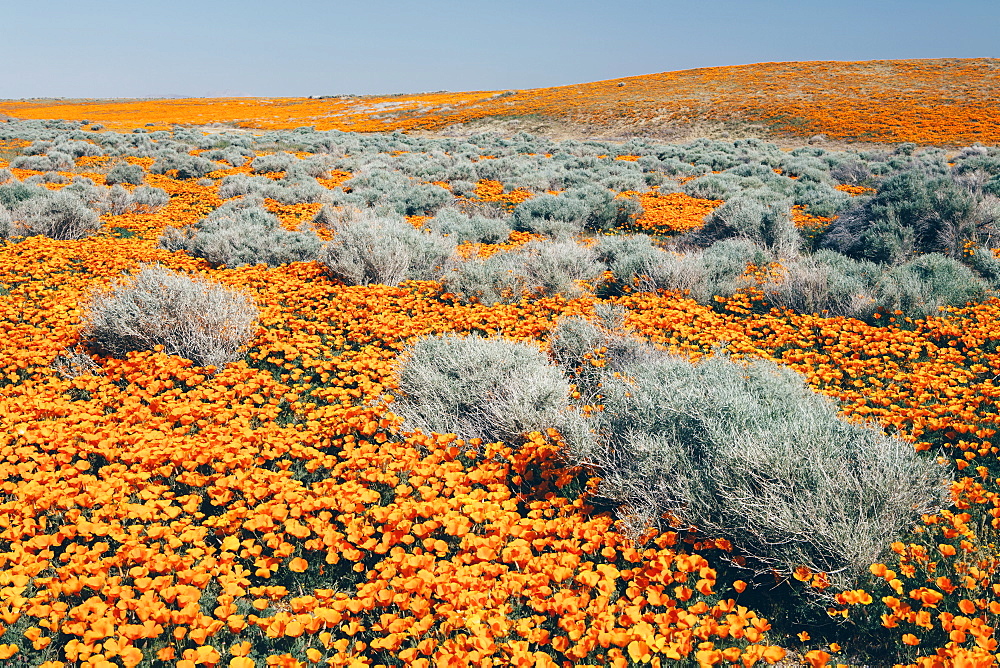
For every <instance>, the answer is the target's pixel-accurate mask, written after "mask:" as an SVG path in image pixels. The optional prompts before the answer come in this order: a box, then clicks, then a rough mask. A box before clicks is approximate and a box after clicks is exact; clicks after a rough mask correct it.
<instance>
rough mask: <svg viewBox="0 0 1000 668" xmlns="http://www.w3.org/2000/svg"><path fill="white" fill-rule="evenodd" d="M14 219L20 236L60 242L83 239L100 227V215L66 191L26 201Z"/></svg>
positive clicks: (19, 206)
mask: <svg viewBox="0 0 1000 668" xmlns="http://www.w3.org/2000/svg"><path fill="white" fill-rule="evenodd" d="M13 218H14V225H15V227H16V228H17V231H18V233H19V234H22V235H24V236H37V235H40V236H46V237H49V238H51V239H56V240H58V241H68V240H72V239H82V238H83V237H85V236H87V235H89V234H92V233H94V232H96V231H97V230H99V229H100V228H101V219H100V218H99V217H98V215H97V214H96V213H95V212H94V211H92V210H91V209H89V208H87V206H86V205H85V204H84V203H83V202H82V201H81V200H80V198H79V197H77V196H75V195H74V194H73V193H72V192H68V191H66V190H58V191H55V192H48V193H45V194H41V195H38V196H35V197H31V198H29V199H27V200H24V201H23V202H22V203H21V204H19V205H18V206H17V207H16V208H15V209H14V211H13Z"/></svg>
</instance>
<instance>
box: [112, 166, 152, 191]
mask: <svg viewBox="0 0 1000 668" xmlns="http://www.w3.org/2000/svg"><path fill="white" fill-rule="evenodd" d="M145 176H146V175H145V173H144V172H143V171H142V167H140V166H139V165H130V164H128V163H119V164H117V165H115V166H114V167H112V168H111V169H109V170H108V173H107V174H105V175H104V183H105V184H107V185H109V186H113V185H115V184H117V183H129V184H131V185H135V186H138V185H142V181H143V179H144V178H145Z"/></svg>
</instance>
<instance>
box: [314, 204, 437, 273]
mask: <svg viewBox="0 0 1000 668" xmlns="http://www.w3.org/2000/svg"><path fill="white" fill-rule="evenodd" d="M318 218H319V220H317V221H314V222H317V224H320V223H322V224H325V225H327V226H329V227H330V229H332V230H334V232H335V234H334V237H333V239H332V240H331V241H330V242H328V243H327V244H325V245H324V246H323V249H322V252H321V253H320V256H319V261H320V262H321V263H322V264H323V265H325V266H326V268H327V269H329V270H330V273H331V274H332V275H333V276H334V277H335V278H337V279H339V280H341V281H343V282H344V283H346V284H347V285H372V284H382V285H399V284H400V283H401V282H403V281H407V280H435V279H437V278H440V277H441V275H442V273H443V272H444V271H445V263H446V262H447V260H448V259H449V258H450V257H451V255H452V253H453V252H454V250H455V242H454V241H453V240H451V239H448V238H446V237H443V236H441V235H440V234H436V233H434V232H424V231H421V230H418V229H416V228H415V227H413V226H412V225H410V224H409V223H408V222H406V221H405V220H403V219H400V218H396V217H389V216H379V215H377V214H376V213H374V212H372V211H370V210H364V211H361V210H353V211H349V212H344V213H342V214H340V215H338V214H337V213H336V212H334V211H332V210H331V209H327V210H326V212H325V213H323V214H322V216H319V217H318Z"/></svg>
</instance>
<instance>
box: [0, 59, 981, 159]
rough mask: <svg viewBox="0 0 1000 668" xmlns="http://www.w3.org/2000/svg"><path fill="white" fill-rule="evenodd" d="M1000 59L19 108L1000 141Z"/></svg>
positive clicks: (105, 114) (164, 123) (136, 120)
mask: <svg viewBox="0 0 1000 668" xmlns="http://www.w3.org/2000/svg"><path fill="white" fill-rule="evenodd" d="M997 63H998V61H997V60H996V59H989V58H970V59H926V60H875V61H861V62H830V61H815V62H786V63H758V64H755V65H738V66H730V67H709V68H699V69H693V70H682V71H677V72H663V73H660V74H649V75H645V76H637V77H627V78H622V79H610V80H607V81H597V82H592V83H585V84H577V85H571V86H559V87H555V88H538V89H532V90H522V91H484V92H467V93H430V94H416V95H396V96H364V97H353V96H347V97H336V98H318V99H312V98H271V99H255V98H224V99H184V100H117V101H108V100H84V101H80V100H70V101H63V100H44V101H38V100H30V101H20V102H17V101H6V102H2V103H0V112H2V113H6V114H8V115H10V116H13V117H16V118H87V119H93V120H94V121H95V122H100V123H102V124H103V125H105V126H107V127H109V128H111V129H115V130H130V129H132V128H135V127H140V126H142V125H144V124H145V123H147V122H152V123H154V127H153V128H150V129H162V128H166V127H169V126H171V125H173V124H181V125H205V124H208V123H225V124H229V125H232V126H234V127H235V126H239V127H247V128H262V129H291V128H295V127H299V126H302V125H311V126H314V127H316V128H317V129H320V130H326V129H337V130H349V131H359V132H371V131H391V130H413V129H436V128H442V127H446V126H449V125H454V124H456V123H466V122H469V121H475V120H478V119H483V118H489V117H509V116H526V115H539V116H543V117H548V118H555V119H565V120H569V121H573V122H576V123H582V124H588V125H592V126H597V127H607V128H613V129H614V128H617V129H623V128H624V129H629V128H631V129H632V130H633V131H634V130H636V129H663V128H664V127H667V128H683V127H687V126H690V125H691V124H693V123H696V122H700V121H709V122H717V123H722V124H738V125H741V124H742V125H745V124H746V123H763V124H765V125H766V126H768V127H769V128H771V129H772V130H774V131H775V132H778V133H781V134H789V135H795V136H811V135H815V134H818V133H823V134H826V135H828V136H830V137H837V138H842V139H849V140H866V141H886V142H903V141H912V142H917V143H921V144H963V145H968V144H971V143H974V142H977V141H978V142H983V143H987V144H996V143H998V142H1000V112H998V110H997V106H996V105H995V104H993V103H992V101H993V100H995V99H997V97H998V90H997V76H996V73H997V68H998V65H997Z"/></svg>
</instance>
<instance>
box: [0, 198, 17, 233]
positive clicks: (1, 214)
mask: <svg viewBox="0 0 1000 668" xmlns="http://www.w3.org/2000/svg"><path fill="white" fill-rule="evenodd" d="M12 236H14V218H13V217H12V216H11V215H10V211H8V210H7V207H5V206H4V205H3V204H0V239H9V238H10V237H12Z"/></svg>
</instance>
